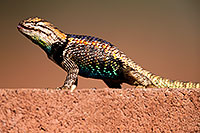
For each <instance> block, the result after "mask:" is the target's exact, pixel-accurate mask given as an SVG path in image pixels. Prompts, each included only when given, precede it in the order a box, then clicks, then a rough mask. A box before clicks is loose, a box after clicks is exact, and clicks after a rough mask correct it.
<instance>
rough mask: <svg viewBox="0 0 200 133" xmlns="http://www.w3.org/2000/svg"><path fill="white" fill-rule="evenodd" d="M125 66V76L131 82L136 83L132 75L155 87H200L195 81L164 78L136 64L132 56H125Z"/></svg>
mask: <svg viewBox="0 0 200 133" xmlns="http://www.w3.org/2000/svg"><path fill="white" fill-rule="evenodd" d="M124 59H125V60H124V66H125V69H127V68H129V69H127V72H125V77H127V78H126V79H128V83H129V84H134V83H135V82H130V81H131V77H132V79H133V80H135V81H136V82H137V83H139V84H141V85H143V86H145V87H153V88H200V84H199V83H193V82H184V81H177V80H170V79H167V78H163V77H161V76H157V75H155V74H153V73H151V72H149V71H147V70H145V69H143V68H142V67H141V66H139V65H138V64H136V63H135V62H134V61H133V60H131V59H130V58H124Z"/></svg>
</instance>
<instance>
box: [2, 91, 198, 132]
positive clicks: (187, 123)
mask: <svg viewBox="0 0 200 133" xmlns="http://www.w3.org/2000/svg"><path fill="white" fill-rule="evenodd" d="M199 100H200V89H190V90H189V89H174V90H172V89H122V90H113V89H97V90H92V89H78V90H75V92H74V93H73V94H72V93H68V92H65V91H58V90H46V89H1V90H0V132H66V131H102V132H117V131H119V132H120V131H131V132H145V131H146V132H163V131H164V132H198V131H199V130H200V101H199Z"/></svg>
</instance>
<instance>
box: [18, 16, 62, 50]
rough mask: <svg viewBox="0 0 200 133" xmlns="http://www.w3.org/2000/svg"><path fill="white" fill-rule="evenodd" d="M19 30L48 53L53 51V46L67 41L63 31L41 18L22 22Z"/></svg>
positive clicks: (31, 18) (32, 18)
mask: <svg viewBox="0 0 200 133" xmlns="http://www.w3.org/2000/svg"><path fill="white" fill-rule="evenodd" d="M17 29H18V30H19V31H20V32H21V33H22V34H23V35H25V36H26V37H27V38H29V39H30V40H31V41H32V42H34V43H35V44H37V45H39V46H40V47H41V48H42V49H44V50H45V51H46V52H50V51H51V46H52V44H54V43H57V42H60V43H63V42H65V41H66V35H65V34H64V33H63V32H62V31H60V30H58V28H57V27H55V26H54V25H53V24H51V23H50V22H48V21H46V20H45V19H42V18H40V17H30V18H28V19H25V20H22V21H21V22H20V23H19V25H18V26H17Z"/></svg>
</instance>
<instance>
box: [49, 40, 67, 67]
mask: <svg viewBox="0 0 200 133" xmlns="http://www.w3.org/2000/svg"><path fill="white" fill-rule="evenodd" d="M67 44H68V39H67V38H66V41H65V42H56V43H53V44H52V46H51V49H50V51H48V50H47V51H46V53H47V55H48V57H49V58H50V59H51V60H52V61H54V62H55V63H57V64H58V65H60V64H61V63H62V61H63V51H64V49H65V48H66V46H67Z"/></svg>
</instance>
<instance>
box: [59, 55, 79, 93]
mask: <svg viewBox="0 0 200 133" xmlns="http://www.w3.org/2000/svg"><path fill="white" fill-rule="evenodd" d="M61 67H62V68H63V69H64V70H65V71H66V72H67V73H68V74H67V77H66V80H65V82H64V84H63V86H62V87H61V89H66V88H67V89H70V91H71V92H73V90H74V89H76V86H77V83H78V73H79V68H78V66H77V65H76V63H75V62H74V61H72V60H71V59H69V58H64V59H63V61H62V63H61Z"/></svg>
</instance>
